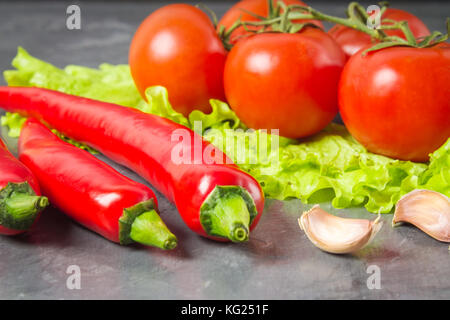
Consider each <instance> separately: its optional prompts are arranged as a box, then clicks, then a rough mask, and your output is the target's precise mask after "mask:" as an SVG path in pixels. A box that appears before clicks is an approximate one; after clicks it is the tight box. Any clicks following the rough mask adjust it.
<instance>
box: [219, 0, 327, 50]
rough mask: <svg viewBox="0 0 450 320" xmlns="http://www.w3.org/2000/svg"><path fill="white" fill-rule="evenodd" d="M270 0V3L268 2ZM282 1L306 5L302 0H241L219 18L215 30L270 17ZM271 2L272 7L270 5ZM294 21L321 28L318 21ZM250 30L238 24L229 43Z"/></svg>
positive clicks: (252, 28) (253, 28)
mask: <svg viewBox="0 0 450 320" xmlns="http://www.w3.org/2000/svg"><path fill="white" fill-rule="evenodd" d="M270 1H272V3H270ZM280 2H283V3H284V4H285V5H286V6H288V5H301V6H306V4H305V3H304V2H303V1H300V0H242V1H239V2H238V3H236V4H235V5H233V6H232V7H231V8H230V9H229V10H228V11H227V12H226V13H225V14H224V16H223V17H222V19H220V21H219V23H218V25H217V30H218V31H219V32H220V30H221V28H224V30H228V29H230V28H232V27H233V25H234V24H235V23H236V22H238V21H239V20H240V21H243V22H255V21H259V20H260V19H259V18H258V16H260V17H264V18H266V17H269V18H270V17H271V16H272V15H274V12H275V10H276V7H277V5H278V4H279V3H280ZM270 4H272V8H271V7H270ZM295 22H296V23H312V24H314V25H316V26H318V27H320V28H323V25H322V23H321V22H320V21H317V20H311V19H303V20H302V19H300V20H296V21H295ZM261 28H262V27H261V26H259V27H257V26H250V27H248V28H247V29H251V30H252V31H256V30H259V29H261ZM251 33H252V32H250V31H248V30H246V29H245V28H244V27H243V26H239V27H238V28H236V29H234V30H233V32H231V34H230V36H229V42H230V44H235V43H236V42H237V41H238V40H239V39H241V38H242V37H244V36H248V35H250V34H251Z"/></svg>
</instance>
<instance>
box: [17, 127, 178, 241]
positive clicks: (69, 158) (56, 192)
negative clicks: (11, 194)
mask: <svg viewBox="0 0 450 320" xmlns="http://www.w3.org/2000/svg"><path fill="white" fill-rule="evenodd" d="M19 159H20V160H21V161H22V162H23V163H24V164H25V165H27V167H28V168H30V170H31V171H32V172H33V173H34V174H35V176H36V178H37V179H38V181H39V183H40V185H41V188H42V192H43V193H44V194H45V195H47V196H48V197H49V199H50V201H51V202H52V204H53V205H55V206H56V207H58V208H59V209H60V210H61V211H63V212H64V213H66V214H67V215H68V216H70V217H71V218H72V219H74V220H75V221H77V222H78V223H80V224H82V225H84V226H85V227H86V228H88V229H90V230H92V231H95V232H97V233H99V234H101V235H102V236H103V237H105V238H107V239H109V240H111V241H114V242H118V243H121V244H129V243H132V242H135V241H136V242H139V243H142V244H145V245H151V246H155V247H159V248H162V249H173V248H174V247H175V246H176V244H177V240H176V238H175V236H174V235H173V234H172V233H171V232H170V231H169V230H168V229H167V227H166V225H165V224H164V222H162V220H161V218H160V217H159V215H158V213H157V212H156V208H157V201H156V198H155V195H154V193H153V191H152V190H150V188H148V187H147V186H145V185H143V184H141V183H137V182H135V181H133V180H130V179H129V178H127V177H125V176H123V175H122V174H120V173H119V172H117V171H116V170H114V169H113V168H112V167H110V166H108V165H107V164H106V163H104V162H103V161H100V160H98V159H97V158H96V157H94V156H93V155H91V154H90V153H89V152H87V151H84V150H81V149H79V148H77V147H75V146H73V145H71V144H68V143H67V142H64V141H62V140H61V139H59V138H58V137H57V136H56V135H55V134H53V133H52V132H51V131H50V130H49V129H48V128H47V127H45V126H44V125H43V124H41V123H39V122H38V121H37V120H35V119H28V120H27V121H26V122H25V124H24V126H23V128H22V131H21V134H20V138H19Z"/></svg>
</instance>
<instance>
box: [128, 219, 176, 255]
mask: <svg viewBox="0 0 450 320" xmlns="http://www.w3.org/2000/svg"><path fill="white" fill-rule="evenodd" d="M130 238H131V239H133V240H134V241H136V242H139V243H141V244H144V245H148V246H153V247H158V248H161V249H164V250H171V249H174V248H175V247H176V246H177V243H178V241H177V238H176V237H175V236H174V235H173V233H172V232H170V231H169V229H168V228H167V226H166V225H165V224H164V222H163V221H162V220H161V217H160V216H159V214H158V213H157V212H156V210H150V211H146V212H144V213H142V214H141V215H139V216H138V217H136V219H135V220H134V221H133V224H132V225H131V232H130Z"/></svg>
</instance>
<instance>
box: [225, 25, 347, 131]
mask: <svg viewBox="0 0 450 320" xmlns="http://www.w3.org/2000/svg"><path fill="white" fill-rule="evenodd" d="M344 63H345V57H344V53H343V52H342V50H341V49H340V48H339V45H338V44H337V43H336V42H335V41H334V40H333V39H332V38H331V37H330V36H329V35H328V34H326V33H325V32H323V31H321V30H320V29H315V28H307V29H305V30H303V31H302V32H301V33H296V34H286V33H262V34H257V35H254V36H252V37H249V38H247V39H243V40H241V41H239V42H238V43H237V44H236V45H235V46H234V47H233V49H231V51H230V53H229V55H228V59H227V62H226V64H225V74H224V85H225V94H226V97H227V99H228V102H229V103H230V106H231V108H232V109H233V110H234V111H235V112H236V114H237V116H238V117H239V118H240V119H241V120H242V121H243V122H244V123H245V124H247V125H248V126H249V127H251V128H255V129H279V130H280V135H282V136H286V137H290V138H301V137H305V136H308V135H311V134H314V133H316V132H318V131H320V130H321V129H322V128H324V127H325V126H326V125H327V124H328V123H329V122H330V121H331V120H332V119H333V117H334V116H335V115H336V113H337V111H338V108H337V87H338V81H339V76H340V74H341V71H342V67H343V65H344Z"/></svg>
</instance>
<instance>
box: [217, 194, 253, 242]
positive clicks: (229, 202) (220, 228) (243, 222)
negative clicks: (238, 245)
mask: <svg viewBox="0 0 450 320" xmlns="http://www.w3.org/2000/svg"><path fill="white" fill-rule="evenodd" d="M217 201H218V202H217V204H216V206H215V208H214V210H213V212H212V214H211V215H210V219H211V229H210V234H214V235H218V236H222V237H225V238H228V239H230V240H231V241H233V242H243V241H247V240H248V233H249V231H248V229H249V224H250V214H249V212H248V209H247V204H246V203H245V201H244V199H242V197H241V196H239V195H237V194H233V195H231V196H229V197H226V198H221V199H218V200H217Z"/></svg>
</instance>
